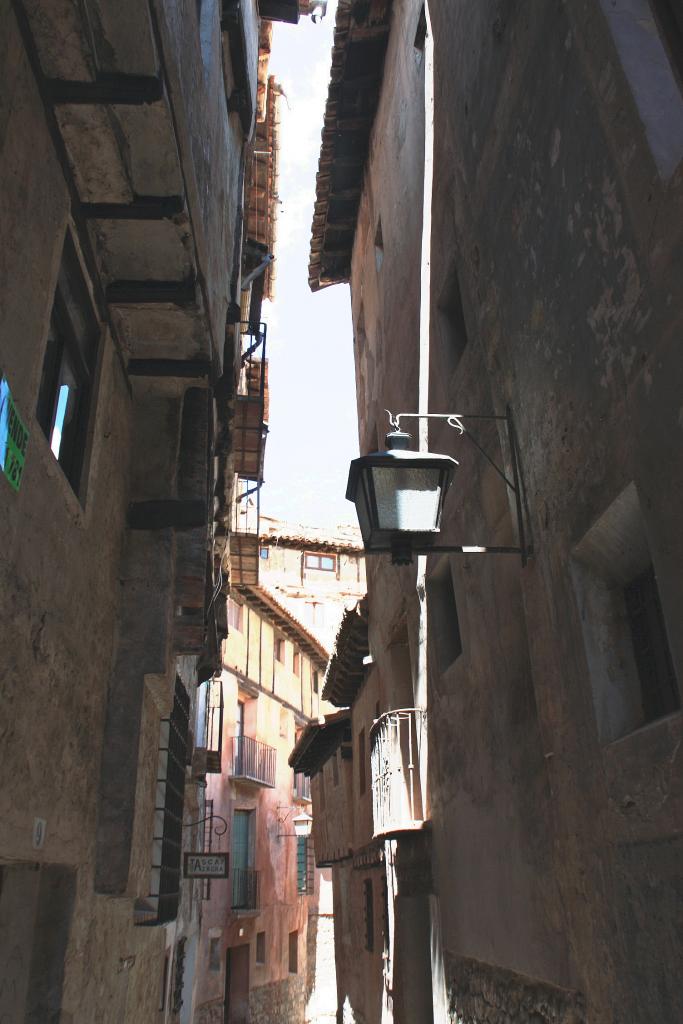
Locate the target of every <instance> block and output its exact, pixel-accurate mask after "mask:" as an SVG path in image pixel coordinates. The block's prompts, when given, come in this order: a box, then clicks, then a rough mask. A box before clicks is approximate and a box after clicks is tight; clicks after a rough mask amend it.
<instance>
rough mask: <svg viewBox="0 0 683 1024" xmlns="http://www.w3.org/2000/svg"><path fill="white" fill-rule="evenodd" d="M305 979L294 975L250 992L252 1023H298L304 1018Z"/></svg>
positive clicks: (250, 1018)
mask: <svg viewBox="0 0 683 1024" xmlns="http://www.w3.org/2000/svg"><path fill="white" fill-rule="evenodd" d="M304 989H305V979H304V977H303V976H301V975H298V974H297V975H292V976H291V977H290V978H282V979H281V980H280V981H272V982H271V983H270V984H269V985H259V986H258V987H257V988H252V989H251V991H250V993H249V1021H250V1024H284V1022H287V1024H290V1022H291V1024H298V1022H301V1021H303V1019H304Z"/></svg>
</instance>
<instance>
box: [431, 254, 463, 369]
mask: <svg viewBox="0 0 683 1024" xmlns="http://www.w3.org/2000/svg"><path fill="white" fill-rule="evenodd" d="M438 310H439V319H438V326H439V329H440V334H441V346H442V350H443V352H444V353H445V355H446V357H447V359H446V362H447V365H448V366H449V368H450V369H451V370H453V369H455V367H456V366H457V364H458V362H459V360H460V357H461V356H462V354H463V352H464V351H465V349H466V347H467V341H468V338H467V326H466V324H465V310H464V308H463V304H462V292H461V290H460V279H459V277H458V271H457V268H456V267H455V266H452V267H451V270H450V274H449V275H448V277H447V278H446V281H445V284H444V287H443V291H442V293H441V297H440V299H439V303H438Z"/></svg>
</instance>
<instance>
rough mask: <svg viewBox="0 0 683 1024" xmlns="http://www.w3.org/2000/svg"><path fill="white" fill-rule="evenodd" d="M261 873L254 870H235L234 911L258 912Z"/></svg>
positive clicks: (233, 881)
mask: <svg viewBox="0 0 683 1024" xmlns="http://www.w3.org/2000/svg"><path fill="white" fill-rule="evenodd" d="M258 908H259V872H258V871H255V870H254V869H253V868H233V872H232V909H233V910H258Z"/></svg>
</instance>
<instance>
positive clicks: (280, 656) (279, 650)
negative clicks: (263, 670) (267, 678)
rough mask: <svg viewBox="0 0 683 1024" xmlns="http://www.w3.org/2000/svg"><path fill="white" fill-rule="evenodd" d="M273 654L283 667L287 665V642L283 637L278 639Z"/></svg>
mask: <svg viewBox="0 0 683 1024" xmlns="http://www.w3.org/2000/svg"><path fill="white" fill-rule="evenodd" d="M273 653H274V655H275V660H276V661H279V662H280V664H281V665H284V663H285V641H284V640H283V638H282V637H277V638H276V640H275V644H274V646H273Z"/></svg>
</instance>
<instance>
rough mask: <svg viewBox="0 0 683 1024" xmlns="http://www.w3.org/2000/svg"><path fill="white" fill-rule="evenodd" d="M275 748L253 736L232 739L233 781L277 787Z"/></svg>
mask: <svg viewBox="0 0 683 1024" xmlns="http://www.w3.org/2000/svg"><path fill="white" fill-rule="evenodd" d="M275 754H276V751H275V748H274V747H269V746H268V744H267V743H261V741H260V740H255V739H252V738H251V736H233V737H232V769H231V771H230V774H231V776H232V778H233V779H244V780H248V781H249V782H257V783H259V785H261V786H270V787H273V786H274V785H275Z"/></svg>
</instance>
